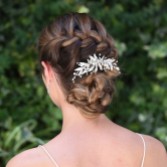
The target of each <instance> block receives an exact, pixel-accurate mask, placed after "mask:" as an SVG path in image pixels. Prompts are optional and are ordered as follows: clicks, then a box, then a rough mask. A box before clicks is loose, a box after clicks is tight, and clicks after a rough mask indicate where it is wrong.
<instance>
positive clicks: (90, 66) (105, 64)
mask: <svg viewBox="0 0 167 167" xmlns="http://www.w3.org/2000/svg"><path fill="white" fill-rule="evenodd" d="M77 65H78V67H77V68H75V69H74V72H73V78H72V82H73V83H74V82H75V79H76V77H80V78H82V76H83V75H85V74H86V75H88V74H92V73H96V72H97V71H107V70H117V71H120V69H119V67H118V65H117V60H116V59H114V58H106V57H105V56H104V55H103V56H102V55H101V54H98V56H97V54H93V56H92V55H90V56H89V58H88V60H87V62H77Z"/></svg>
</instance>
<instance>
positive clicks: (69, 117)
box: [61, 102, 109, 133]
mask: <svg viewBox="0 0 167 167" xmlns="http://www.w3.org/2000/svg"><path fill="white" fill-rule="evenodd" d="M62 106H63V107H61V110H62V115H63V125H62V131H61V133H64V132H68V131H76V132H77V131H82V130H85V129H89V130H90V129H95V128H98V127H102V125H103V126H104V125H106V123H107V122H109V119H108V118H107V117H106V116H105V114H100V115H98V116H96V117H92V118H90V117H86V116H84V115H83V114H82V111H80V110H79V109H78V108H77V107H75V106H74V105H71V104H69V103H67V102H65V104H63V105H62Z"/></svg>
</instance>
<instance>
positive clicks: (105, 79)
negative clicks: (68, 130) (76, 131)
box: [38, 13, 119, 114]
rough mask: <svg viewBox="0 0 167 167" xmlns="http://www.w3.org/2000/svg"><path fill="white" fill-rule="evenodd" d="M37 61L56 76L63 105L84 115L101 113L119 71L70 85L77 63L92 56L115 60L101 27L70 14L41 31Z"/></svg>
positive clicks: (94, 76)
mask: <svg viewBox="0 0 167 167" xmlns="http://www.w3.org/2000/svg"><path fill="white" fill-rule="evenodd" d="M38 49H39V56H40V61H45V62H48V63H49V64H50V65H51V66H52V67H53V68H54V69H55V71H56V72H57V73H58V74H59V77H60V81H61V83H62V86H63V88H64V90H65V94H66V96H67V101H68V102H69V103H71V104H74V105H75V106H77V107H79V108H80V109H81V110H82V111H83V112H85V113H94V114H99V113H104V112H105V111H106V108H107V106H108V105H109V104H110V102H111V100H112V97H113V93H114V78H116V77H117V76H118V75H119V71H116V70H112V71H106V72H104V71H103V72H100V71H99V72H97V73H95V74H90V75H86V76H83V77H82V78H79V77H78V78H76V80H75V83H73V82H72V77H73V72H74V69H75V68H76V67H77V62H86V61H87V59H88V57H89V56H90V55H93V54H94V53H96V54H99V53H101V54H102V55H105V57H107V58H115V59H117V51H116V48H115V47H114V43H113V39H112V38H111V36H110V35H109V34H108V33H107V32H106V30H105V28H104V26H103V25H102V24H101V23H100V22H99V21H97V20H95V19H93V18H91V17H90V16H89V15H88V14H85V13H82V14H81V13H70V14H66V15H63V16H60V17H59V18H57V19H56V20H55V21H54V22H53V23H52V24H50V25H49V26H47V27H46V28H44V29H43V31H42V33H41V36H40V38H39V44H38Z"/></svg>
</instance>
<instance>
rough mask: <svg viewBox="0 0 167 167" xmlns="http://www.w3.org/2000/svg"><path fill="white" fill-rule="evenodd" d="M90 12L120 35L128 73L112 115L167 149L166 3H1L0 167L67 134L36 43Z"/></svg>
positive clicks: (82, 0)
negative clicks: (64, 19) (45, 31)
mask: <svg viewBox="0 0 167 167" xmlns="http://www.w3.org/2000/svg"><path fill="white" fill-rule="evenodd" d="M70 11H74V12H88V13H90V15H91V16H93V17H94V18H96V19H98V20H100V21H101V22H102V23H103V24H104V25H105V26H106V28H107V30H108V32H109V33H110V34H111V35H112V36H113V37H114V39H115V41H116V46H117V48H118V51H119V56H120V58H119V65H120V67H121V70H122V75H121V77H120V78H119V79H118V81H117V92H116V96H115V98H114V101H113V103H112V104H111V107H110V112H108V113H107V114H108V116H109V117H110V118H111V119H112V120H113V121H114V122H116V123H118V124H120V125H122V126H124V127H127V128H129V129H131V130H133V131H136V132H139V133H144V134H148V135H152V136H154V137H156V138H158V139H160V140H161V141H162V142H163V143H164V144H165V145H166V146H167V39H166V38H167V3H166V2H165V0H149V1H145V0H89V1H88V0H24V1H22V0H1V1H0V166H2V167H3V166H5V163H6V161H7V160H8V159H9V158H11V157H12V156H13V155H15V154H17V153H18V152H20V151H23V150H25V149H28V148H31V147H35V146H37V145H39V144H42V143H44V142H46V141H48V140H49V139H51V138H52V137H54V136H55V135H56V134H57V133H59V132H60V130H61V122H62V116H61V112H60V111H58V110H59V109H57V108H55V107H54V106H53V104H52V103H51V102H50V99H49V97H48V95H47V92H46V90H45V88H44V85H43V83H42V79H41V74H40V71H39V62H38V55H37V51H36V41H37V38H38V36H39V33H40V31H41V29H42V28H43V27H44V26H45V25H46V24H48V23H49V22H51V21H52V20H53V19H54V18H55V17H56V16H58V15H60V14H64V13H67V12H70Z"/></svg>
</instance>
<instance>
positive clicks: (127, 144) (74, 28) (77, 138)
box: [7, 13, 167, 167]
mask: <svg viewBox="0 0 167 167" xmlns="http://www.w3.org/2000/svg"><path fill="white" fill-rule="evenodd" d="M38 48H39V57H40V62H41V66H42V78H43V81H44V84H45V86H46V88H47V91H48V94H49V96H50V98H51V100H52V101H53V103H54V104H55V105H57V106H58V107H59V108H60V109H61V111H62V114H63V125H62V131H61V132H60V134H59V135H57V136H56V137H55V138H54V139H52V140H50V141H49V142H48V143H46V144H45V145H43V146H39V147H37V148H33V149H30V150H27V151H25V152H23V153H21V154H19V155H17V156H16V157H14V158H13V159H12V160H10V161H9V163H8V164H7V167H54V166H55V167H166V166H167V155H166V151H165V148H164V146H163V145H162V144H161V143H160V142H159V141H158V140H156V139H154V138H152V137H149V136H146V135H141V134H136V133H134V132H132V131H130V130H127V129H125V128H123V127H121V126H119V125H116V124H115V123H113V122H112V121H110V120H109V119H108V118H107V116H106V115H105V112H106V110H107V107H108V106H109V104H110V102H111V100H112V97H113V93H114V80H115V78H116V77H117V76H118V75H119V74H120V70H119V67H118V63H117V51H116V48H115V47H114V42H113V39H112V38H111V37H110V36H109V34H108V33H107V32H106V30H105V28H104V26H103V25H102V24H101V23H100V22H98V21H97V20H94V19H92V18H91V17H89V16H88V15H87V14H79V13H71V14H67V15H64V16H61V17H59V18H58V19H56V21H54V22H53V23H52V24H51V25H49V26H47V27H46V28H45V29H44V30H43V31H42V33H41V36H40V38H39V46H38Z"/></svg>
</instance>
